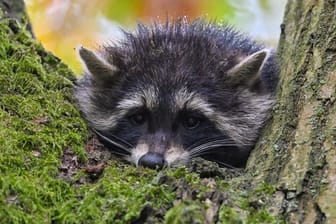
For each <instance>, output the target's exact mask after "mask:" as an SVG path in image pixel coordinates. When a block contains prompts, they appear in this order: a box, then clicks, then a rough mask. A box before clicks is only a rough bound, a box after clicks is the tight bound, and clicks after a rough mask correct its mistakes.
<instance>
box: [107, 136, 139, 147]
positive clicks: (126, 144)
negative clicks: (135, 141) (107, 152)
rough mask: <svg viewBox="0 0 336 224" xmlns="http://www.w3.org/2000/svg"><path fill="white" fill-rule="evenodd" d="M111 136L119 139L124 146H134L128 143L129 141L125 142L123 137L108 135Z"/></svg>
mask: <svg viewBox="0 0 336 224" xmlns="http://www.w3.org/2000/svg"><path fill="white" fill-rule="evenodd" d="M110 136H111V137H112V138H114V139H116V140H117V141H119V142H120V143H123V144H124V145H125V146H128V147H129V148H134V146H133V145H132V144H131V143H129V142H126V141H125V140H124V139H121V138H119V137H117V136H115V135H110Z"/></svg>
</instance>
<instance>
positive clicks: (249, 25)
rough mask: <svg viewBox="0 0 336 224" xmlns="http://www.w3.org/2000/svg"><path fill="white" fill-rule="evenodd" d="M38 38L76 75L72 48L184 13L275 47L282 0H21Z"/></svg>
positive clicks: (93, 45)
mask: <svg viewBox="0 0 336 224" xmlns="http://www.w3.org/2000/svg"><path fill="white" fill-rule="evenodd" d="M25 2H26V5H27V10H28V14H29V16H30V19H31V22H32V24H33V28H34V33H35V35H36V37H37V39H38V40H40V41H41V42H42V44H43V45H44V46H45V47H46V48H47V49H48V50H50V51H52V52H53V53H54V54H55V55H57V56H58V57H60V58H61V59H62V60H63V61H64V62H65V63H66V64H68V65H69V66H70V67H71V68H72V69H73V70H74V71H75V72H76V73H80V72H81V69H80V63H79V61H78V58H77V55H76V51H75V48H76V47H77V46H79V45H84V46H87V47H89V48H96V47H97V46H98V45H99V44H102V43H108V42H109V41H113V40H115V39H118V38H121V37H122V33H121V32H120V27H121V28H123V29H126V30H132V29H134V27H135V25H136V23H137V22H139V21H140V22H144V23H150V22H152V21H154V20H155V21H157V20H159V21H165V20H166V18H167V17H168V18H174V17H177V16H188V18H190V19H193V18H197V17H203V18H206V19H207V20H211V21H213V20H215V21H217V22H223V21H224V22H227V23H229V24H232V25H233V26H235V27H237V29H239V30H241V31H243V32H245V33H248V34H249V35H250V36H252V37H254V38H255V39H256V40H258V41H260V42H264V43H266V45H269V46H271V47H276V44H277V42H278V38H279V33H280V24H281V21H282V17H283V14H284V9H285V3H286V1H285V0H25Z"/></svg>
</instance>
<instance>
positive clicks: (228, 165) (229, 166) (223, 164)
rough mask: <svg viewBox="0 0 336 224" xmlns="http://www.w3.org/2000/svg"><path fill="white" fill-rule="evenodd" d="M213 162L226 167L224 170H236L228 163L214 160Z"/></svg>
mask: <svg viewBox="0 0 336 224" xmlns="http://www.w3.org/2000/svg"><path fill="white" fill-rule="evenodd" d="M214 162H216V163H217V164H218V165H219V166H221V167H226V168H230V169H236V168H237V167H235V166H232V165H230V164H228V163H224V162H222V161H218V160H214Z"/></svg>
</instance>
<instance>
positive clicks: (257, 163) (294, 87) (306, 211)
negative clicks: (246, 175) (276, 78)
mask: <svg viewBox="0 0 336 224" xmlns="http://www.w3.org/2000/svg"><path fill="white" fill-rule="evenodd" d="M281 31H282V32H281V37H280V44H279V54H280V59H281V69H282V71H281V83H280V86H279V94H278V97H279V100H278V103H277V105H276V107H275V108H274V118H273V120H272V121H271V123H270V124H269V127H267V129H266V130H265V134H264V136H263V138H262V139H261V141H260V142H259V145H258V147H257V149H256V150H255V151H254V152H253V154H252V157H251V159H250V161H249V165H248V169H249V170H251V171H255V172H257V177H256V178H257V179H259V180H264V181H266V182H268V183H272V184H276V186H277V189H278V190H279V201H281V203H280V204H281V206H282V211H281V212H282V213H283V214H284V215H285V217H286V220H287V221H289V222H291V223H302V222H304V223H324V222H325V221H327V222H328V223H336V102H335V101H336V1H335V0H321V1H315V0H299V1H294V0H289V1H288V3H287V8H286V12H285V17H284V21H283V24H282V25H281ZM280 192H282V193H280Z"/></svg>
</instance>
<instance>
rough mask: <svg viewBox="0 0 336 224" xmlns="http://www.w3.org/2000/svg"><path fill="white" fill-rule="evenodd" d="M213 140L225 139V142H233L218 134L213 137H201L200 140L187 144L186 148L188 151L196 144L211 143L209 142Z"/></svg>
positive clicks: (196, 145)
mask: <svg viewBox="0 0 336 224" xmlns="http://www.w3.org/2000/svg"><path fill="white" fill-rule="evenodd" d="M214 141H227V142H232V143H234V141H233V140H231V139H223V136H222V135H219V136H213V137H209V138H204V139H201V140H199V141H197V142H195V143H193V144H191V145H190V146H188V147H187V149H186V150H188V151H190V150H192V149H193V148H196V147H198V146H201V145H204V144H207V143H211V142H214Z"/></svg>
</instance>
